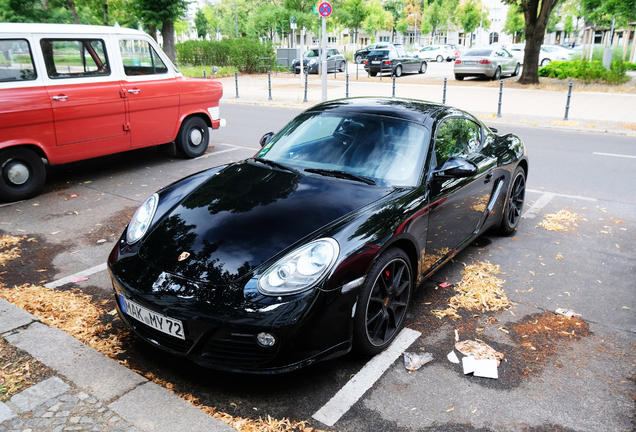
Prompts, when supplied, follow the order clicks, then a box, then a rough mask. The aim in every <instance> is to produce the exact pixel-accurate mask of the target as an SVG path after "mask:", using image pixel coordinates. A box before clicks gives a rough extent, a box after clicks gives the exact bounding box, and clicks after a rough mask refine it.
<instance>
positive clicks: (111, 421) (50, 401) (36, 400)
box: [0, 299, 234, 432]
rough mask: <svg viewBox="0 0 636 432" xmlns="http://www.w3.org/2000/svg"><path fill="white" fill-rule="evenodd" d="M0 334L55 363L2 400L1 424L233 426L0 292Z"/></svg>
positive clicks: (132, 429)
mask: <svg viewBox="0 0 636 432" xmlns="http://www.w3.org/2000/svg"><path fill="white" fill-rule="evenodd" d="M0 335H2V337H3V338H4V339H5V340H6V341H7V342H9V343H10V344H12V345H14V346H15V347H17V348H19V349H22V350H24V351H26V352H28V353H29V354H30V355H31V356H32V357H34V358H35V359H37V360H38V361H40V362H41V363H43V364H45V365H47V366H49V367H51V368H52V369H53V370H54V371H55V373H54V376H53V377H51V378H49V379H47V380H45V381H42V382H40V383H38V384H36V385H35V386H33V387H30V388H28V389H26V390H24V391H22V392H21V393H18V394H17V395H14V396H13V397H11V399H10V400H9V401H7V402H5V403H3V402H0V432H6V431H16V432H17V431H20V432H27V431H28V432H40V431H42V432H50V431H55V432H61V431H121V432H136V431H140V432H141V431H165V432H169V431H170V432H172V431H188V432H190V431H206V432H230V431H234V429H233V428H231V427H230V426H228V425H226V424H225V423H223V422H221V421H220V420H217V419H215V418H213V417H211V416H209V415H208V414H206V413H204V412H203V411H201V410H199V409H198V408H196V407H195V406H193V405H191V404H190V403H188V402H186V401H184V400H183V399H181V398H179V397H178V396H176V395H174V394H173V393H171V392H169V391H168V390H166V389H165V388H163V387H160V386H158V385H156V384H154V383H152V382H149V381H148V380H147V379H146V378H144V377H142V376H141V375H138V374H136V373H135V372H132V371H130V370H129V369H127V368H126V367H125V366H122V365H121V364H119V363H117V362H116V361H114V360H111V359H109V358H108V357H106V356H104V355H102V354H100V353H99V352H97V351H96V350H94V349H93V348H89V347H87V346H86V345H84V344H82V343H81V342H79V341H78V340H76V339H75V338H73V337H72V336H70V335H68V334H66V333H64V332H63V331H62V330H59V329H57V328H52V327H48V326H46V325H44V324H42V323H41V322H40V321H38V319H37V318H35V317H34V316H33V315H31V314H29V313H27V312H25V311H23V310H22V309H20V308H18V307H16V306H14V305H13V304H11V303H9V302H7V301H6V300H4V299H0Z"/></svg>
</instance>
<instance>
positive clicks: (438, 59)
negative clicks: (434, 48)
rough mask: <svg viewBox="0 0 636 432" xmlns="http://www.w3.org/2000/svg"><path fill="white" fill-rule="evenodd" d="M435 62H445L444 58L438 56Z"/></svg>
mask: <svg viewBox="0 0 636 432" xmlns="http://www.w3.org/2000/svg"><path fill="white" fill-rule="evenodd" d="M435 60H437V63H441V62H443V61H444V57H442V56H441V55H438V56H437V58H436V59H435Z"/></svg>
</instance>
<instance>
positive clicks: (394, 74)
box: [391, 74, 395, 97]
mask: <svg viewBox="0 0 636 432" xmlns="http://www.w3.org/2000/svg"><path fill="white" fill-rule="evenodd" d="M391 97H395V74H393V96H391Z"/></svg>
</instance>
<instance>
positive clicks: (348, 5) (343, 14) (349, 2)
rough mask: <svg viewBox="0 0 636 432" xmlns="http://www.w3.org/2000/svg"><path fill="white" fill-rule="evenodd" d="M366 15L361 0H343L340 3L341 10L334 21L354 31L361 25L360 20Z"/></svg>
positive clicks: (356, 31)
mask: <svg viewBox="0 0 636 432" xmlns="http://www.w3.org/2000/svg"><path fill="white" fill-rule="evenodd" d="M366 17H367V9H366V8H365V7H364V2H363V1H362V0H345V1H344V3H342V10H341V11H340V12H339V13H338V15H337V16H336V21H338V22H339V23H340V24H342V25H343V26H345V27H348V28H350V29H351V30H352V31H353V32H354V33H356V37H357V33H358V29H360V28H361V27H362V22H363V21H364V20H365V18H366Z"/></svg>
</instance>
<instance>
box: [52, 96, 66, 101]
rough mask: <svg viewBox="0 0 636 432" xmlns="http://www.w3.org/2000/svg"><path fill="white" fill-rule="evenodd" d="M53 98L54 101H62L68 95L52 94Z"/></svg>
mask: <svg viewBox="0 0 636 432" xmlns="http://www.w3.org/2000/svg"><path fill="white" fill-rule="evenodd" d="M53 100H54V101H62V102H64V101H66V100H68V96H66V95H59V96H53Z"/></svg>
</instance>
